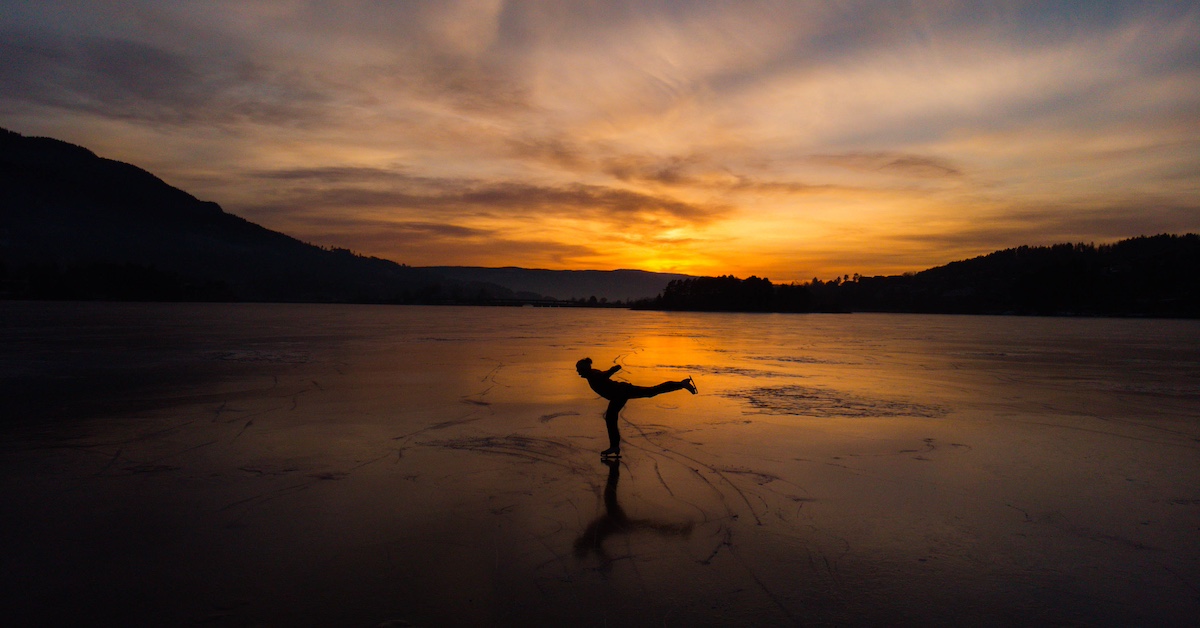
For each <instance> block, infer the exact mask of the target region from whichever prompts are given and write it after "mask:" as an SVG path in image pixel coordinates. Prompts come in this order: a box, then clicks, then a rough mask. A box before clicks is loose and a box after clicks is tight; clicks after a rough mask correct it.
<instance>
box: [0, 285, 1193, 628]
mask: <svg viewBox="0 0 1200 628" xmlns="http://www.w3.org/2000/svg"><path fill="white" fill-rule="evenodd" d="M0 322H2V323H3V325H2V326H0V393H2V394H3V399H4V401H3V404H4V405H3V407H4V412H3V421H4V424H3V432H2V440H0V446H2V448H3V449H2V451H3V454H2V460H3V462H2V463H0V491H2V492H0V498H2V499H3V503H4V504H5V508H4V512H5V516H4V523H5V526H4V527H5V529H6V539H7V541H8V542H7V543H6V545H7V547H6V550H5V553H4V564H3V569H0V574H3V575H0V579H2V582H0V584H2V587H0V588H2V590H3V594H2V595H3V608H4V609H5V614H6V616H8V617H18V618H30V619H31V620H32V623H37V624H43V625H53V624H64V623H72V622H86V623H89V624H92V623H101V624H109V623H119V624H124V625H139V624H142V625H180V624H190V623H205V624H207V625H217V626H220V625H235V626H236V625H361V626H376V625H403V622H408V623H410V624H412V625H455V624H462V625H471V624H528V623H534V624H572V625H597V626H601V625H688V626H692V625H731V624H733V625H738V624H741V625H779V624H789V623H798V624H818V625H822V624H839V625H844V624H873V625H905V624H907V625H917V624H941V625H955V624H958V625H962V624H972V625H988V624H991V625H1014V624H1040V625H1046V624H1066V625H1074V624H1086V625H1129V624H1137V625H1186V624H1190V623H1191V622H1192V621H1193V620H1194V618H1195V617H1197V616H1200V544H1198V543H1197V542H1196V539H1197V538H1198V534H1197V533H1198V531H1200V481H1198V480H1200V455H1198V454H1200V422H1198V421H1200V419H1198V418H1197V416H1198V414H1200V348H1198V345H1200V343H1198V342H1197V340H1198V339H1200V323H1197V322H1193V321H1154V320H1111V319H1041V318H989V317H953V316H913V315H861V314H855V315H841V316H839V315H741V314H678V313H675V314H668V313H654V312H629V311H621V310H578V309H530V308H524V309H509V308H448V307H447V308H425V307H384V306H379V307H375V306H319V305H224V304H214V305H146V304H134V305H121V304H62V303H57V304H56V303H3V304H0ZM584 356H590V357H592V358H593V359H594V360H595V362H596V367H597V368H601V369H603V368H607V367H608V366H609V365H612V364H620V365H621V366H622V367H623V370H621V371H620V372H619V373H618V375H617V378H618V379H622V378H623V379H626V380H627V381H631V382H633V383H636V384H641V385H652V384H656V383H659V382H660V381H663V380H668V379H672V380H678V379H681V378H683V377H686V376H688V375H691V376H693V377H695V378H696V381H697V383H698V384H699V387H700V393H701V394H700V395H697V396H692V395H689V394H688V393H686V392H673V393H669V394H666V395H662V396H659V397H655V398H653V399H635V400H632V401H630V402H629V404H628V405H627V406H626V407H625V410H624V412H623V418H624V423H623V424H622V433H623V436H624V439H625V442H624V444H623V454H624V455H623V457H622V459H621V461H620V463H619V464H618V465H617V466H615V467H610V466H606V465H605V464H602V463H601V461H600V459H599V455H598V452H599V451H600V450H601V449H604V448H605V447H606V446H607V439H606V437H605V432H604V422H603V420H602V414H603V411H604V408H605V402H604V400H602V399H599V398H598V397H596V396H595V394H593V393H592V391H591V390H590V389H589V388H588V386H587V384H586V382H585V381H584V380H582V379H580V378H579V377H578V376H577V375H576V374H575V371H574V364H575V361H576V360H578V359H579V358H581V357H584ZM388 622H392V623H391V624H388Z"/></svg>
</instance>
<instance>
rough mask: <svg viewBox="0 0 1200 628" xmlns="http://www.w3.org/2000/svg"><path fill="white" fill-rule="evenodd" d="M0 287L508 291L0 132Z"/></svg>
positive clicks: (20, 292) (126, 295)
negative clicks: (273, 222) (314, 237)
mask: <svg viewBox="0 0 1200 628" xmlns="http://www.w3.org/2000/svg"><path fill="white" fill-rule="evenodd" d="M0 296H6V297H10V298H12V297H16V298H67V299H131V300H245V301H293V302H387V303H443V302H474V301H478V300H488V299H492V298H501V299H510V298H512V297H513V296H514V295H513V294H512V292H511V291H509V290H507V289H505V288H502V287H500V286H496V285H490V284H483V283H477V282H472V281H469V280H467V281H459V280H451V279H447V278H445V277H442V276H439V275H437V274H435V273H433V272H431V271H428V270H423V269H416V268H410V267H407V266H404V265H401V264H396V263H394V262H391V261H388V260H383V259H379V258H374V257H363V256H360V255H356V254H353V253H351V252H350V251H348V250H344V249H322V248H320V247H317V246H313V245H311V244H306V243H304V242H301V241H299V240H296V239H295V238H292V237H290V236H287V235H284V234H282V233H278V232H275V231H271V230H269V229H266V228H264V227H261V226H259V225H256V224H254V223H251V222H249V221H246V220H244V219H242V218H239V217H237V216H234V215H232V214H228V213H225V212H224V211H222V209H221V207H220V206H218V205H217V204H216V203H211V202H206V201H201V200H198V199H196V198H195V197H193V196H192V195H190V194H188V193H186V192H184V191H182V190H179V189H177V188H174V187H171V186H170V185H167V184H166V183H165V182H163V181H162V180H160V179H158V178H157V177H155V176H154V175H152V174H150V173H149V172H146V171H145V170H142V169H140V168H137V167H135V166H132V165H130V164H126V163H121V162H118V161H113V160H111V159H104V158H101V157H98V156H96V155H95V154H94V153H92V152H91V151H89V150H87V149H85V148H82V147H79V146H75V145H72V144H68V143H66V142H62V141H59V140H54V139H50V138H42V137H25V136H22V135H20V134H17V133H13V132H11V131H7V130H4V129H0Z"/></svg>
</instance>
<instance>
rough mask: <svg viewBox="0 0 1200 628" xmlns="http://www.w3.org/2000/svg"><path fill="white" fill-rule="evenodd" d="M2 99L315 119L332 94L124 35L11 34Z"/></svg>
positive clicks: (126, 116)
mask: <svg viewBox="0 0 1200 628" xmlns="http://www.w3.org/2000/svg"><path fill="white" fill-rule="evenodd" d="M6 35H7V36H6V37H4V38H3V40H2V41H0V58H4V59H6V62H5V63H4V64H2V65H3V68H4V69H3V70H2V71H0V103H6V104H7V106H8V107H12V106H14V105H25V106H33V107H45V106H48V107H52V108H59V109H66V110H69V111H76V112H84V113H89V114H94V115H98V116H101V117H105V118H114V119H123V120H135V121H145V122H151V123H157V124H163V123H166V124H179V125H183V124H189V123H197V122H199V123H229V122H238V121H251V122H257V123H268V124H281V123H303V124H316V123H318V122H320V121H321V120H322V119H324V118H325V115H324V114H323V112H322V107H323V106H324V105H325V104H327V103H328V101H329V98H328V96H327V95H326V94H324V93H323V86H321V85H319V84H317V83H315V82H313V81H310V80H308V79H306V78H305V77H304V76H303V75H302V74H301V73H296V72H286V71H277V70H268V69H266V68H265V67H263V66H260V65H257V64H255V63H253V62H251V61H249V60H246V59H242V60H239V59H236V58H232V59H231V58H215V57H197V56H189V55H187V54H183V53H178V52H173V51H170V50H166V49H164V48H161V47H156V46H153V45H150V44H146V43H142V42H136V41H131V40H123V39H112V38H102V37H82V38H76V39H70V38H63V37H56V36H48V35H45V36H41V37H40V38H35V37H31V36H28V35H24V34H19V33H17V34H14V33H6Z"/></svg>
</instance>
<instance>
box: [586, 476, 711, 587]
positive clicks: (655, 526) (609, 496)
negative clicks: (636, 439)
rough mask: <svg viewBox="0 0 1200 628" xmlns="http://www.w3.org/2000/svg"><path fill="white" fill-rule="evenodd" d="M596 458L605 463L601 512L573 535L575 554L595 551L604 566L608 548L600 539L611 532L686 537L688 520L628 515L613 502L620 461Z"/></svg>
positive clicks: (603, 538)
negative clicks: (581, 530)
mask: <svg viewBox="0 0 1200 628" xmlns="http://www.w3.org/2000/svg"><path fill="white" fill-rule="evenodd" d="M600 462H602V463H604V464H606V465H608V481H607V482H605V484H604V514H602V515H600V516H599V517H596V518H595V519H594V520H593V521H592V522H591V523H590V524H588V527H587V529H585V530H584V531H583V534H581V535H579V538H578V539H575V556H577V557H579V558H583V557H585V556H587V555H588V553H590V552H595V553H596V556H597V557H599V558H600V561H601V566H602V567H608V566H609V564H610V563H611V562H612V559H610V558H609V556H608V552H606V551H604V540H605V539H607V538H608V537H609V536H612V535H613V534H632V533H634V532H640V531H643V530H649V531H651V532H656V533H658V534H661V535H663V536H679V537H687V536H689V535H691V533H692V523H691V522H690V521H689V522H687V523H684V524H679V523H666V522H663V521H655V520H653V519H630V518H629V517H628V516H626V514H625V510H624V509H622V508H621V504H620V503H618V502H617V481H618V480H619V479H620V478H621V461H620V460H617V459H604V460H601V461H600Z"/></svg>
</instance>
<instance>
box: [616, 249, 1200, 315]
mask: <svg viewBox="0 0 1200 628" xmlns="http://www.w3.org/2000/svg"><path fill="white" fill-rule="evenodd" d="M637 307H639V308H647V309H664V310H694V311H755V312H806V311H807V312H813V311H816V312H922V313H944V314H1034V315H1082V316H1170V317H1187V318H1200V235H1197V234H1186V235H1169V234H1163V235H1156V236H1149V237H1146V236H1142V237H1137V238H1130V239H1128V240H1122V241H1120V242H1116V243H1113V244H1101V245H1094V244H1056V245H1054V246H1041V247H1029V246H1022V247H1018V248H1013V249H1005V250H1003V251H996V252H994V253H991V254H988V255H984V256H980V257H976V258H972V259H968V260H963V261H958V262H952V263H950V264H946V265H945V266H938V267H936V268H930V269H929V270H924V271H921V272H919V273H912V274H907V275H898V276H887V277H860V276H858V275H855V276H854V278H853V279H852V280H849V281H843V280H842V279H840V278H839V279H835V280H833V281H828V282H823V281H819V280H814V281H812V282H809V283H805V284H798V285H787V286H777V285H772V284H771V282H769V281H767V280H765V279H759V278H757V277H750V278H748V279H737V278H736V277H732V276H728V277H704V278H693V279H687V280H681V281H672V282H671V283H670V284H668V285H667V287H666V289H665V290H664V291H663V293H662V294H661V295H659V296H658V297H656V298H655V299H651V300H647V301H643V302H641V303H638V304H637Z"/></svg>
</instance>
